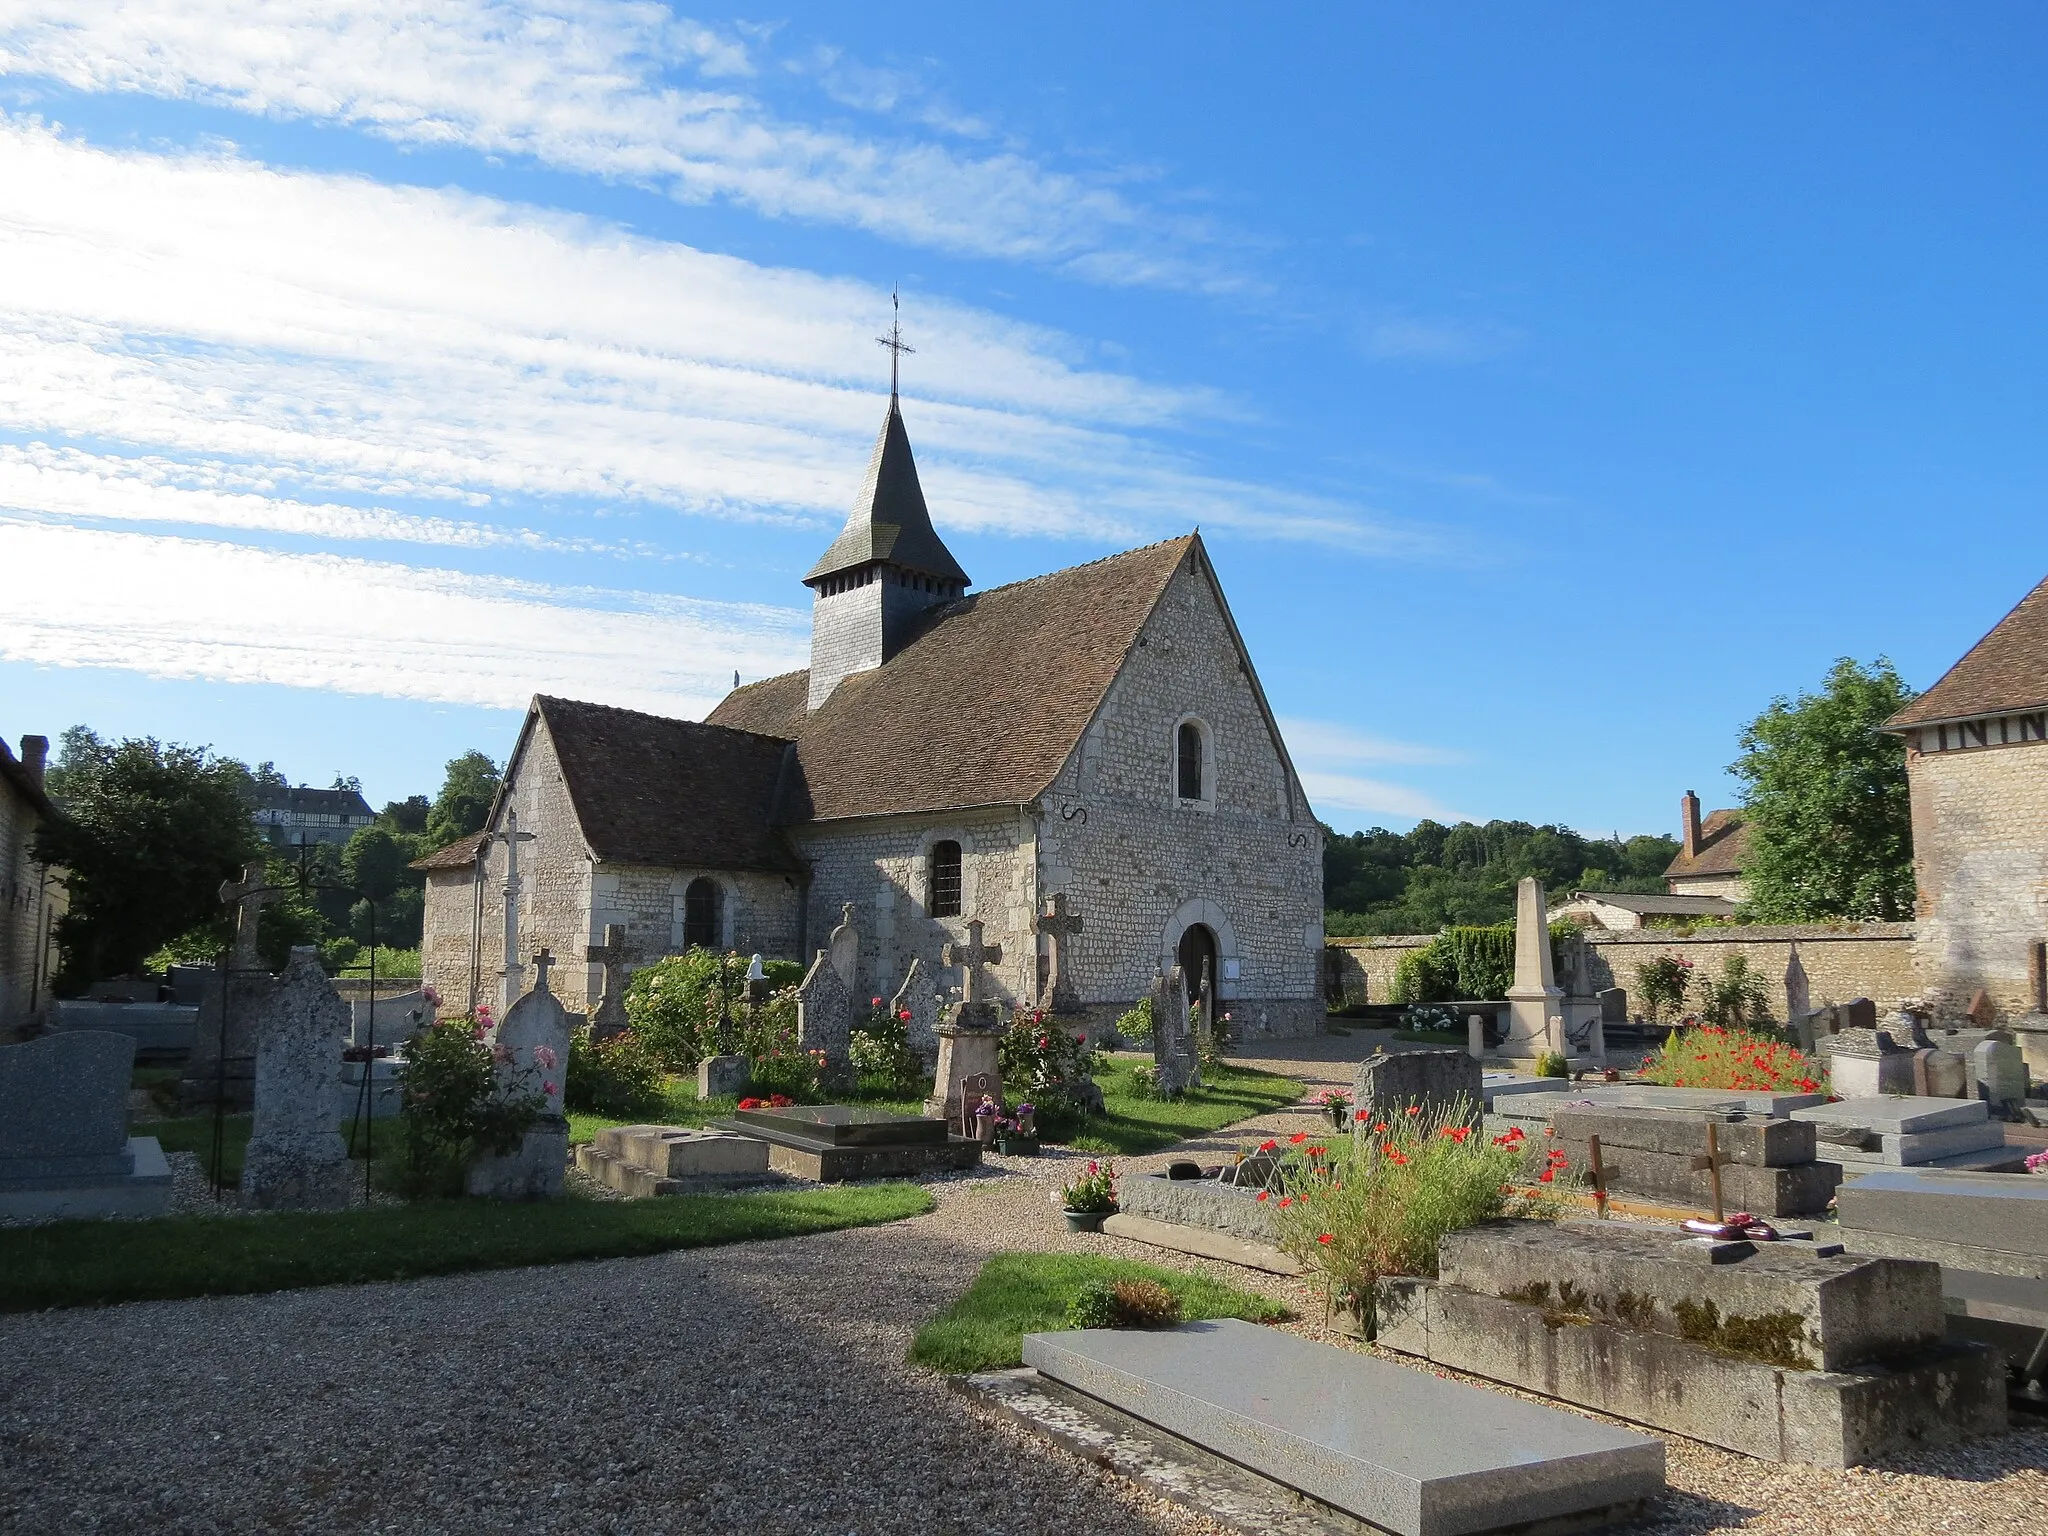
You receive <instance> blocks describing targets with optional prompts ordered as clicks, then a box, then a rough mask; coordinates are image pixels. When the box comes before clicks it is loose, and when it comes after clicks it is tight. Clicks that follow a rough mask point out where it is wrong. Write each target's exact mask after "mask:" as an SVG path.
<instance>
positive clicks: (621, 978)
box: [585, 923, 630, 1040]
mask: <svg viewBox="0 0 2048 1536" xmlns="http://www.w3.org/2000/svg"><path fill="white" fill-rule="evenodd" d="M585 954H586V957H587V958H588V959H589V961H590V963H591V964H592V965H598V966H602V967H603V968H604V973H603V979H602V981H601V982H600V990H599V992H598V996H597V1007H596V1008H595V1009H594V1010H593V1011H592V1012H591V1015H590V1038H591V1039H593V1040H609V1039H611V1038H612V1036H614V1035H623V1034H624V1033H625V1032H626V1030H627V1029H628V1028H629V1027H630V1026H629V1025H628V1023H627V1020H626V925H625V924H624V923H606V924H605V925H604V942H603V943H602V944H593V945H591V946H590V947H589V949H588V950H587V951H585Z"/></svg>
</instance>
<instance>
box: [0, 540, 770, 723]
mask: <svg viewBox="0 0 2048 1536" xmlns="http://www.w3.org/2000/svg"><path fill="white" fill-rule="evenodd" d="M0 569H5V570H6V572H7V580H6V581H5V582H4V583H0V660H7V661H26V662H35V663H40V664H42V665H46V666H64V667H120V668H125V669H128V670H131V671H136V672H141V673H144V674H146V675H148V676H151V677H163V678H192V679H203V680H206V681H211V682H227V683H278V684H284V685H287V686H290V687H297V688H320V689H330V690H335V691H339V692H342V693H359V694H377V695H382V696H385V697H389V698H405V699H423V700H433V701H437V702H444V703H453V704H474V705H484V706H488V707H495V708H501V709H502V708H516V707H519V706H521V705H523V704H524V703H525V702H526V700H527V698H528V696H529V695H531V694H534V693H564V694H570V695H573V696H574V697H577V698H583V699H594V700H598V701H600V702H603V703H609V704H618V705H623V706H626V707H629V708H633V709H644V710H649V711H652V712H655V713H659V714H670V715H697V714H701V713H702V712H703V711H704V710H706V709H708V708H709V707H710V706H711V705H712V704H713V703H715V702H716V701H717V700H718V699H719V698H721V697H723V696H724V694H725V691H726V689H727V688H728V687H729V686H730V685H731V681H732V671H733V669H735V668H737V669H739V670H740V671H741V672H742V673H744V674H746V675H747V676H749V677H762V676H768V675H771V674H774V673H777V672H783V671H787V670H789V669H790V668H791V667H795V666H801V665H802V664H803V658H804V653H805V647H806V644H807V639H808V636H807V631H806V627H805V619H806V616H805V615H803V614H801V613H797V612H795V611H791V610H784V609H777V608H769V607H756V606H749V605H743V604H734V603H706V602H693V601H688V600H684V599H678V598H670V597H660V596H654V595H650V594H645V593H610V592H607V593H599V592H591V591H588V590H581V589H574V588H564V587H547V586H542V585H539V584H536V583H531V582H515V581H507V580H503V579H499V578H493V577H479V576H468V575H463V574H460V573H457V572H453V571H435V570H417V569H413V568H410V567H407V566H401V565H391V564H382V563H377V562H372V561H368V560H353V559H344V558H341V557H339V556H334V555H282V554H276V553H273V552H270V551H265V550H255V549H246V548H242V547H239V546H236V545H232V544H220V543H212V542H208V541H203V540H197V539H182V538H169V537H163V536H159V535H144V534H134V533H108V532H101V531H94V530H83V529H76V528H55V527H47V526H41V525H37V524H33V523H25V522H20V521H12V520H6V519H0Z"/></svg>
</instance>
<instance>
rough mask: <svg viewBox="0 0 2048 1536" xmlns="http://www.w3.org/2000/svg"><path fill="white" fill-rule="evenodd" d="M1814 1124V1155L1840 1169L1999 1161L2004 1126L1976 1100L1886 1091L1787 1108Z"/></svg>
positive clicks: (2003, 1149) (2004, 1154)
mask: <svg viewBox="0 0 2048 1536" xmlns="http://www.w3.org/2000/svg"><path fill="white" fill-rule="evenodd" d="M1792 1118H1793V1119H1794V1120H1799V1121H1806V1122H1809V1123H1811V1124H1812V1125H1813V1126H1814V1127H1815V1128H1816V1134H1817V1136H1818V1137H1819V1141H1820V1148H1819V1154H1818V1155H1819V1156H1821V1157H1823V1158H1827V1159H1830V1160H1832V1161H1834V1162H1837V1163H1840V1164H1841V1165H1842V1167H1843V1169H1844V1171H1845V1172H1853V1171H1860V1170H1862V1169H1865V1168H1876V1167H1881V1166H1883V1167H1893V1168H1900V1167H1905V1168H1910V1167H1917V1166H1922V1165H1926V1164H1940V1165H1943V1166H1955V1165H1956V1163H1957V1162H1958V1161H1959V1160H1960V1161H1961V1162H1962V1163H1963V1164H1964V1165H1982V1164H1984V1163H1985V1162H1987V1161H1988V1162H1991V1163H1994V1164H1995V1163H1999V1162H2002V1161H2004V1160H2005V1159H2006V1157H2007V1155H2008V1154H2007V1149H2006V1146H2005V1127H2004V1126H2003V1125H2002V1124H2001V1123H2000V1122H1998V1121H1996V1120H1993V1119H1992V1118H1991V1114H1990V1108H1989V1106H1988V1105H1986V1104H1984V1103H1983V1102H1982V1101H1981V1100H1978V1099H1962V1098H1926V1097H1917V1096H1914V1095H1897V1094H1892V1095H1886V1096H1884V1097H1880V1098H1857V1099H1839V1100H1837V1101H1836V1102H1834V1103H1832V1104H1815V1105H1812V1106H1810V1107H1808V1108H1805V1109H1796V1110H1794V1111H1793V1112H1792Z"/></svg>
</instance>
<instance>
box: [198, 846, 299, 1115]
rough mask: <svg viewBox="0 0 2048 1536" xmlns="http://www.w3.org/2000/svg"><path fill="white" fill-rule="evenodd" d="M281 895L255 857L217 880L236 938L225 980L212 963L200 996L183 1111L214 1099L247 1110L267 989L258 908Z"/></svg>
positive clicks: (254, 1080)
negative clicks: (235, 874)
mask: <svg viewBox="0 0 2048 1536" xmlns="http://www.w3.org/2000/svg"><path fill="white" fill-rule="evenodd" d="M284 894H285V893H284V892H283V891H282V890H281V889H279V888H278V887H276V886H273V885H271V884H270V883H269V882H268V880H267V879H266V877H265V875H264V867H263V861H262V860H260V859H253V860H251V861H250V862H249V863H248V864H246V865H244V866H243V868H242V878H241V879H240V880H238V881H237V880H224V881H222V882H221V887H220V900H221V905H222V906H228V907H233V908H234V909H235V938H234V944H233V946H232V947H231V948H230V949H229V951H228V970H227V979H226V982H225V984H223V983H222V980H221V976H220V971H219V968H218V967H215V968H214V970H213V974H212V975H211V976H210V977H209V978H208V980H207V982H206V984H205V986H204V988H203V990H202V992H201V995H200V1001H199V1017H198V1019H197V1020H196V1021H195V1022H194V1025H193V1030H192V1054H191V1055H190V1056H188V1057H187V1058H186V1059H185V1075H184V1077H183V1079H182V1080H181V1081H180V1082H179V1084H178V1097H179V1100H180V1102H181V1103H182V1104H183V1105H184V1107H185V1108H186V1109H188V1110H196V1109H203V1108H208V1107H210V1106H211V1105H212V1104H213V1103H214V1102H215V1101H216V1100H220V1101H222V1102H224V1103H225V1104H226V1106H227V1107H228V1108H229V1109H230V1110H246V1109H247V1108H248V1107H249V1105H250V1103H251V1101H252V1099H253V1098H254V1095H255V1091H256V1020H257V1018H258V1017H259V1016H260V1015H261V1013H262V1011H263V1010H264V1009H265V1008H266V1007H267V1006H268V999H269V995H270V987H271V978H270V977H269V975H268V974H266V973H265V971H264V968H263V961H262V959H261V957H260V956H259V955H258V953H257V949H256V935H257V929H258V925H259V920H260V919H261V916H262V911H263V908H264V907H266V906H269V905H270V904H271V903H272V902H275V901H279V900H282V899H283V897H284Z"/></svg>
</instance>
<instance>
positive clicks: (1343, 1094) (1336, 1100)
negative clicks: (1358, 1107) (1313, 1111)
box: [1308, 1088, 1351, 1109]
mask: <svg viewBox="0 0 2048 1536" xmlns="http://www.w3.org/2000/svg"><path fill="white" fill-rule="evenodd" d="M1308 1101H1309V1103H1311V1104H1313V1105H1315V1106H1316V1108H1318V1109H1336V1108H1337V1107H1338V1106H1340V1105H1346V1106H1348V1105H1349V1104H1350V1103H1351V1090H1350V1089H1348V1088H1318V1089H1317V1090H1316V1091H1315V1092H1314V1093H1312V1094H1310V1095H1309V1096H1308Z"/></svg>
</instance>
